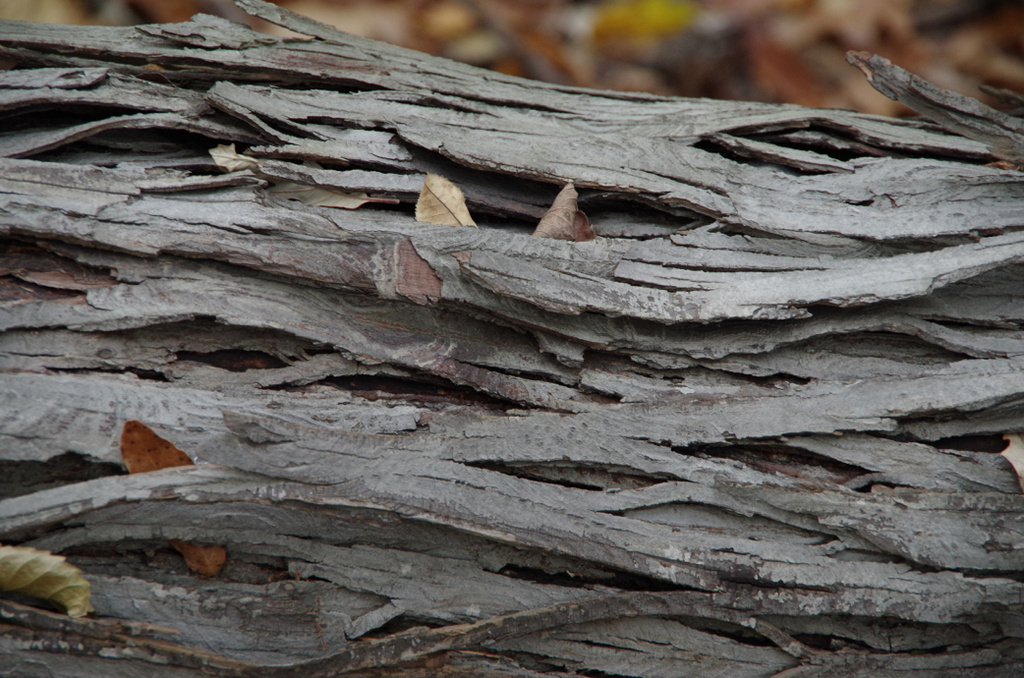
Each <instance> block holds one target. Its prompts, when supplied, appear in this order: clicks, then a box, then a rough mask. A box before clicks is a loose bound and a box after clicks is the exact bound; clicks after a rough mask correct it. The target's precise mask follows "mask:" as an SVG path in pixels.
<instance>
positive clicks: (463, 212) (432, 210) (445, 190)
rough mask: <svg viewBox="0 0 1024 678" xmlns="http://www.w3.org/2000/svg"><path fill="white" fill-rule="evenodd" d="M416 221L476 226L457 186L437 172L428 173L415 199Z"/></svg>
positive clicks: (443, 224)
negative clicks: (418, 195)
mask: <svg viewBox="0 0 1024 678" xmlns="http://www.w3.org/2000/svg"><path fill="white" fill-rule="evenodd" d="M416 221H422V222H425V223H428V224H440V225H442V226H476V222H475V221H473V217H471V216H470V215H469V208H468V207H466V199H465V198H464V197H463V196H462V191H461V190H459V187H458V186H456V185H455V184H453V183H452V182H450V181H448V180H447V179H445V178H444V177H442V176H441V175H439V174H428V175H427V176H426V178H425V179H424V180H423V190H422V191H420V197H419V200H417V201H416Z"/></svg>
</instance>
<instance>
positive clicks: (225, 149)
mask: <svg viewBox="0 0 1024 678" xmlns="http://www.w3.org/2000/svg"><path fill="white" fill-rule="evenodd" d="M210 157H211V158H213V161H214V162H215V163H217V167H220V168H221V169H222V170H224V171H225V172H238V171H240V170H254V171H255V170H257V169H259V166H260V164H259V162H258V161H257V160H256V158H250V157H249V156H247V155H242V154H240V153H238V152H237V151H236V150H235V145H234V144H230V145H227V144H221V145H220V146H215V147H214V148H211V149H210Z"/></svg>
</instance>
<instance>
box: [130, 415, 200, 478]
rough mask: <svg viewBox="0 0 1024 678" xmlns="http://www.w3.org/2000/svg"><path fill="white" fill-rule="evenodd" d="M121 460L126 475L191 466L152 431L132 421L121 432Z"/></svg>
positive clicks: (190, 462)
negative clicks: (126, 468) (125, 467)
mask: <svg viewBox="0 0 1024 678" xmlns="http://www.w3.org/2000/svg"><path fill="white" fill-rule="evenodd" d="M121 460H122V461H123V462H124V465H125V466H127V467H128V473H148V472H150V471H159V470H160V469H162V468H171V467H172V466H191V465H192V460H191V459H190V458H189V456H188V455H187V454H185V453H184V452H182V451H181V450H179V449H178V448H177V447H175V446H174V444H173V443H171V442H170V441H168V440H164V439H163V438H161V437H160V436H158V435H157V434H155V433H153V429H151V428H149V427H148V426H146V425H145V424H143V423H142V422H141V421H136V420H134V419H132V420H130V421H126V422H125V423H124V429H122V431H121Z"/></svg>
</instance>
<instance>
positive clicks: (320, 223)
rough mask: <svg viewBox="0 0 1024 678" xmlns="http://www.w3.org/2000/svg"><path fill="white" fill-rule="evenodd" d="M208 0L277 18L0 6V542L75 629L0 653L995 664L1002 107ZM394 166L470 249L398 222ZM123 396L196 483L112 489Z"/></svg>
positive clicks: (1015, 543) (1010, 259) (1016, 516)
mask: <svg viewBox="0 0 1024 678" xmlns="http://www.w3.org/2000/svg"><path fill="white" fill-rule="evenodd" d="M238 4H239V5H240V6H241V7H243V8H245V9H246V10H247V11H248V12H250V13H252V14H253V15H254V16H258V17H262V18H264V19H267V20H270V21H273V22H276V23H279V24H280V25H282V26H284V27H286V28H289V29H291V30H293V31H296V32H298V33H300V34H302V35H305V36H309V39H295V40H281V39H277V38H272V37H268V36H266V35H261V34H259V33H255V32H253V31H251V30H249V29H247V28H245V27H242V26H239V25H236V24H232V23H229V22H226V21H223V20H220V19H215V18H212V17H206V16H198V17H196V18H195V19H194V20H192V21H190V22H187V23H184V24H174V25H154V26H140V27H134V28H100V27H79V28H76V29H75V30H74V31H68V30H67V29H66V28H64V27H54V26H45V25H37V24H25V23H13V22H8V23H5V24H3V25H2V26H0V60H3V61H5V62H6V63H13V64H15V66H16V67H17V70H9V71H5V72H2V73H0V129H3V130H4V133H3V134H2V135H0V229H2V233H3V235H2V239H0V295H2V301H0V303H2V304H3V306H2V311H0V403H2V405H0V436H2V439H0V465H2V468H3V470H4V471H5V473H3V474H0V541H3V542H4V543H5V544H6V543H16V544H21V545H25V546H31V547H35V548H39V549H45V550H49V551H52V552H54V553H60V554H61V555H63V556H65V557H67V559H68V562H70V563H71V564H73V565H74V566H76V567H78V568H80V569H82V570H83V572H84V573H85V576H86V578H87V579H88V581H89V583H90V585H91V590H92V596H91V602H92V605H93V606H94V607H95V608H96V610H97V613H98V616H97V617H96V618H92V619H89V618H86V619H69V618H67V617H64V616H61V615H57V614H55V613H53V612H48V611H45V610H42V609H36V608H33V607H29V606H27V605H26V604H24V602H25V601H8V600H4V601H0V608H2V609H0V617H2V621H0V653H2V654H3V658H2V660H0V664H2V665H3V666H4V667H5V668H6V667H14V668H12V669H11V670H15V671H20V672H22V673H25V672H33V673H34V672H39V671H44V672H46V673H47V674H48V675H55V676H75V677H76V678H77V677H80V676H96V677H100V676H102V677H107V676H112V675H117V676H146V677H147V678H164V677H166V678H181V677H182V676H198V675H211V676H233V677H238V678H242V677H249V676H253V677H255V676H268V675H273V676H282V677H283V676H303V677H304V678H308V677H310V676H321V675H322V676H328V675H331V676H333V675H358V676H370V675H381V676H383V675H388V676H410V677H411V676H420V675H451V676H485V677H494V678H497V677H499V676H501V677H508V676H517V677H523V678H539V677H540V676H549V675H558V676H584V675H597V674H599V673H600V674H606V675H615V676H636V677H647V676H651V677H654V676H695V677H696V676H701V677H704V676H715V675H717V676H752V677H753V676H773V675H778V676H796V675H801V676H804V675H806V676H811V675H826V674H827V675H833V676H845V675H871V676H886V675H898V676H901V677H906V676H921V677H922V678H924V677H927V676H934V675H947V674H950V675H951V674H954V673H955V674H956V675H958V676H978V677H981V676H1004V675H1014V674H1018V673H1024V605H1022V600H1024V584H1022V583H1021V578H1020V575H1019V573H1020V572H1021V571H1024V555H1022V553H1024V550H1022V541H1021V534H1024V495H1022V494H1021V492H1020V486H1019V484H1018V478H1017V476H1016V474H1015V472H1014V469H1013V467H1012V465H1011V464H1010V462H1009V461H1007V459H1006V458H1004V457H1003V456H1001V455H1000V454H998V453H999V452H1000V450H1001V449H1002V448H1003V447H1004V446H1005V445H1006V442H1005V441H1004V439H1003V435H1004V434H1014V433H1020V432H1022V431H1024V379H1022V374H1024V306H1022V302H1021V299H1024V282H1022V281H1024V275H1022V273H1024V174H1022V173H1021V172H1019V171H1016V170H1015V169H1013V168H1012V167H1011V168H1007V167H1006V166H1003V167H998V166H987V165H988V164H991V163H992V161H993V160H995V159H996V158H997V156H998V157H1004V158H1009V159H1011V160H1012V159H1014V158H1017V156H1016V155H1014V153H1016V151H1014V149H1019V148H1020V147H1021V145H1022V143H1024V141H1022V134H1021V130H1020V128H1019V127H1020V122H1019V120H1017V119H1015V118H1011V117H1009V116H1007V115H1005V114H999V113H996V112H994V111H990V110H985V109H983V108H980V107H979V106H977V104H976V102H973V101H971V100H968V99H966V98H964V97H961V96H958V95H954V94H951V93H947V92H943V91H940V90H938V89H937V88H934V87H933V86H931V85H928V83H925V82H923V81H921V80H920V79H916V78H914V77H911V76H909V74H906V73H905V72H903V71H901V70H899V69H898V68H896V67H894V66H892V65H891V64H888V63H887V62H884V60H880V59H878V58H877V57H867V56H857V55H855V56H853V57H852V59H853V60H854V61H855V62H856V63H858V65H859V66H860V67H861V68H862V69H865V70H866V71H867V72H869V73H870V74H871V77H872V79H873V83H874V84H875V85H876V86H878V87H879V88H880V89H883V90H885V91H891V92H892V93H893V95H894V96H897V97H900V98H901V100H905V101H907V102H908V103H912V104H913V105H916V106H917V109H918V110H919V111H921V112H922V113H923V114H924V115H926V116H928V117H931V118H932V119H933V120H934V121H935V122H938V123H940V124H941V125H944V126H945V127H946V128H947V130H946V131H943V129H942V128H940V127H937V126H936V125H934V124H932V123H930V122H923V121H909V120H883V119H879V118H876V117H871V116H863V115H857V114H854V113H848V112H843V111H822V110H811V109H804V108H799V107H793V106H770V105H764V104H752V103H735V102H715V101H704V100H700V101H695V100H685V99H669V98H662V97H655V96H649V95H641V94H624V93H612V92H592V91H586V90H579V89H573V88H566V87H561V86H557V85H549V84H542V83H534V82H527V81H525V80H519V79H516V78H512V77H508V76H503V75H498V74H494V73H483V72H481V71H478V70H477V69H474V68H471V67H469V66H464V65H461V64H457V63H454V62H450V61H445V60H439V59H432V58H429V57H425V56H423V55H419V54H415V53H413V52H409V51H406V50H401V49H398V48H394V47H389V46H386V45H382V44H379V43H374V42H371V41H367V40H363V39H360V38H356V37H353V36H350V35H346V34H343V33H339V32H337V31H335V30H333V29H331V28H329V27H327V26H324V25H321V24H317V23H316V22H313V21H310V20H308V19H304V18H302V17H298V16H296V15H293V14H290V13H288V12H286V11H285V10H281V9H279V8H277V7H275V6H272V5H269V4H266V3H263V2H260V1H258V0H238ZM958 134H965V135H967V136H968V137H972V138H966V137H964V136H958ZM972 139H973V140H972ZM230 144H235V145H236V148H237V150H238V152H239V153H241V154H242V155H239V156H235V155H232V156H231V158H232V159H234V160H236V161H238V160H239V159H241V161H242V162H241V164H240V165H238V166H237V167H236V166H234V165H232V166H231V167H230V168H229V169H235V170H237V171H232V172H229V173H227V174H225V173H223V172H222V170H221V168H220V167H218V166H217V164H216V163H215V162H214V160H213V159H212V158H211V156H210V150H211V149H215V148H216V147H218V146H227V145H230ZM222 159H223V158H222ZM249 165H252V166H254V167H256V168H257V169H258V171H255V170H253V169H251V168H250V167H249ZM427 174H436V175H440V176H443V177H446V178H447V179H449V180H450V181H451V182H452V183H453V184H455V185H457V186H459V187H460V189H461V190H462V192H463V194H464V197H465V200H466V203H467V207H468V210H469V211H470V212H471V213H472V215H473V218H474V219H475V220H476V221H477V222H478V224H479V226H480V228H479V229H470V228H453V227H451V226H445V225H433V224H427V223H420V222H417V221H416V220H415V217H414V205H415V203H416V199H417V196H418V194H419V192H420V189H421V187H422V185H423V181H422V177H423V176H424V175H427ZM281 183H287V184H289V185H292V184H294V185H296V186H300V187H308V186H311V187H316V188H317V189H322V190H324V191H326V192H328V193H330V194H334V195H345V196H351V195H364V194H365V196H367V197H369V198H370V199H372V200H373V201H374V204H373V205H363V206H360V207H358V209H346V210H339V209H333V208H330V207H323V206H321V205H318V204H315V202H316V201H314V204H303V203H300V202H297V201H294V200H288V199H285V197H284V196H282V194H281V193H280V192H275V191H274V190H272V188H273V184H281ZM567 184H572V185H573V186H574V188H575V190H576V191H578V195H577V196H576V200H575V202H573V201H572V200H571V199H570V198H571V195H569V193H570V191H566V192H565V193H562V194H561V195H562V198H559V199H557V200H556V197H557V196H559V194H560V190H561V189H562V188H563V187H564V186H566V185H567ZM361 200H362V198H360V199H359V200H357V201H355V202H361ZM336 202H337V201H336V200H335V201H332V204H333V203H336ZM346 205H347V206H355V205H354V203H353V204H352V205H349V204H348V203H346ZM551 207H554V208H555V210H554V212H555V214H554V215H553V216H554V217H555V218H554V219H549V220H548V224H549V225H551V224H552V221H554V222H557V223H554V225H555V226H556V227H557V229H556V232H557V233H558V234H560V235H561V237H565V238H568V239H566V240H559V239H552V238H535V237H531V236H530V233H531V231H532V229H533V228H534V226H536V225H537V224H538V221H540V220H541V219H542V217H544V215H545V213H546V212H548V210H549V208H551ZM584 213H585V214H586V217H587V218H589V221H590V227H591V228H592V231H593V235H595V236H596V237H593V239H591V234H590V233H588V232H586V231H585V229H584V227H583V226H584V224H583V221H584V218H583V216H582V215H583V214H584ZM545 228H547V227H546V226H545ZM132 420H137V421H139V422H142V423H143V424H144V425H146V426H147V427H151V428H152V429H153V430H154V431H155V432H156V434H157V435H158V436H159V437H160V438H163V439H165V440H166V441H169V444H173V446H175V447H176V448H179V449H180V450H182V451H184V452H185V453H187V454H188V455H189V456H190V457H193V458H195V459H196V460H197V462H198V465H196V466H192V467H183V468H178V469H164V470H160V471H154V472H152V473H140V474H134V475H125V474H124V473H123V469H122V467H121V466H120V455H119V451H118V442H119V438H120V435H121V430H122V427H123V426H124V423H125V422H126V421H132ZM1011 438H1014V437H1013V436H1011ZM1014 439H1016V438H1014ZM171 542H174V543H193V544H217V545H223V546H224V547H225V549H226V553H227V560H226V562H225V564H224V567H223V569H222V570H221V572H220V573H219V574H218V575H217V576H216V577H211V578H200V577H198V576H197V575H195V574H194V573H192V572H190V571H189V570H188V568H187V566H186V564H185V561H184V559H183V558H182V557H181V555H180V554H178V553H177V552H176V551H174V550H173V549H172V548H171V547H170V546H168V544H169V543H171ZM41 666H42V667H44V668H40V667H41Z"/></svg>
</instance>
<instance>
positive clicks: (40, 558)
mask: <svg viewBox="0 0 1024 678" xmlns="http://www.w3.org/2000/svg"><path fill="white" fill-rule="evenodd" d="M0 589H3V590H4V591H11V592H12V593H20V594H22V595H25V596H32V597H33V598H42V599H44V600H48V601H50V602H51V603H53V604H54V605H56V606H57V607H60V608H61V609H63V610H64V611H65V612H67V615H68V616H69V617H84V616H85V615H87V614H89V613H90V612H94V610H93V607H92V605H91V604H90V602H89V595H90V593H91V589H90V588H89V582H87V581H86V580H85V578H84V577H83V576H82V571H81V570H79V569H78V568H77V567H75V566H74V565H71V564H69V563H68V562H67V561H66V560H65V559H64V556H58V555H54V554H52V553H50V552H49V551H42V550H40V549H34V548H29V547H28V546H0Z"/></svg>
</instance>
